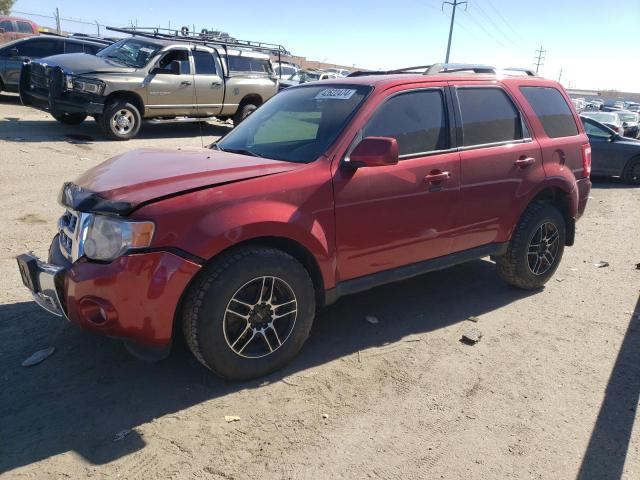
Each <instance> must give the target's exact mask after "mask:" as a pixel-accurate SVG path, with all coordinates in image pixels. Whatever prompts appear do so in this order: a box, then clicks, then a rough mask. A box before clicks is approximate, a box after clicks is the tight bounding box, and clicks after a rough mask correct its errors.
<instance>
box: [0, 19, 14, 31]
mask: <svg viewBox="0 0 640 480" xmlns="http://www.w3.org/2000/svg"><path fill="white" fill-rule="evenodd" d="M0 28H2V29H4V31H5V32H13V31H14V30H15V29H14V28H13V22H10V21H9V20H3V21H1V22H0Z"/></svg>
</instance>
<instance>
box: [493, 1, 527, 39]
mask: <svg viewBox="0 0 640 480" xmlns="http://www.w3.org/2000/svg"><path fill="white" fill-rule="evenodd" d="M487 2H488V3H489V7H491V8H492V9H493V11H494V12H496V14H497V15H498V17H500V20H502V22H503V23H504V24H505V25H506V26H507V27H508V28H509V30H511V31H512V32H513V34H514V35H515V36H516V38H518V37H519V36H520V35H521V34H522V33H518V32H516V31H515V29H514V28H513V27H512V26H511V22H508V21H507V19H506V18H504V16H503V15H502V13H500V10H498V9H497V8H496V6H495V5H494V4H493V2H492V1H491V0H487Z"/></svg>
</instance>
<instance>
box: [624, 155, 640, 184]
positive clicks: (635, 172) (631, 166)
mask: <svg viewBox="0 0 640 480" xmlns="http://www.w3.org/2000/svg"><path fill="white" fill-rule="evenodd" d="M622 181H623V182H624V183H627V184H629V185H640V157H636V158H632V159H631V160H629V161H628V162H627V165H626V166H625V167H624V172H622Z"/></svg>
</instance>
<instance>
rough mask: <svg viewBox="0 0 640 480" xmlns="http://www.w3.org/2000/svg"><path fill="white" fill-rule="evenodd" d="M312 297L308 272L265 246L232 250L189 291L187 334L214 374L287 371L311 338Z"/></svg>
mask: <svg viewBox="0 0 640 480" xmlns="http://www.w3.org/2000/svg"><path fill="white" fill-rule="evenodd" d="M314 315H315V291H314V287H313V282H312V281H311V278H310V276H309V273H308V272H307V270H306V269H305V268H304V267H303V266H302V264H301V263H300V262H298V261H297V260H296V259H295V258H293V257H292V256H290V255H289V254H287V253H285V252H282V251H280V250H276V249H273V248H268V247H259V246H253V247H245V248H241V249H236V250H234V251H231V252H229V253H227V254H224V255H223V256H221V257H220V258H218V259H216V260H214V261H213V262H212V263H211V264H210V265H209V266H208V267H207V268H206V270H204V271H203V272H202V274H201V275H200V278H199V279H197V280H196V282H195V283H194V284H193V285H192V286H191V287H190V291H189V292H188V294H187V297H186V300H185V304H184V308H183V312H182V326H183V331H184V336H185V339H186V341H187V344H188V345H189V348H190V349H191V351H192V352H193V354H194V356H195V357H196V358H197V359H198V360H199V361H200V362H201V363H202V364H203V365H204V366H205V367H207V368H209V369H210V370H212V371H214V372H215V373H217V374H218V375H220V376H222V377H224V378H229V379H236V380H246V379H250V378H256V377H260V376H263V375H266V374H268V373H271V372H273V371H275V370H278V369H280V368H281V367H283V366H284V365H286V364H287V363H288V362H289V361H290V360H291V359H292V358H293V357H294V356H295V355H296V354H297V353H298V351H299V350H300V348H302V345H303V344H304V342H305V341H306V339H307V337H308V336H309V331H310V330H311V325H312V324H313V318H314Z"/></svg>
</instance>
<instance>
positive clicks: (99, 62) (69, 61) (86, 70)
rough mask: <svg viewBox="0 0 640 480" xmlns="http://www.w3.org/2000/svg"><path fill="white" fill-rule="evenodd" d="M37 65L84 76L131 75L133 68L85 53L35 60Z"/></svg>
mask: <svg viewBox="0 0 640 480" xmlns="http://www.w3.org/2000/svg"><path fill="white" fill-rule="evenodd" d="M37 63H40V64H42V65H45V64H46V65H47V66H49V67H60V68H62V70H63V71H64V72H65V73H69V74H74V75H86V74H92V73H93V74H96V73H133V72H135V71H136V69H135V68H131V67H127V66H124V65H122V64H121V63H117V62H114V61H112V60H110V59H108V58H102V57H97V56H95V55H89V54H87V53H65V54H62V55H53V56H51V57H45V58H41V59H39V60H37Z"/></svg>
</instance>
